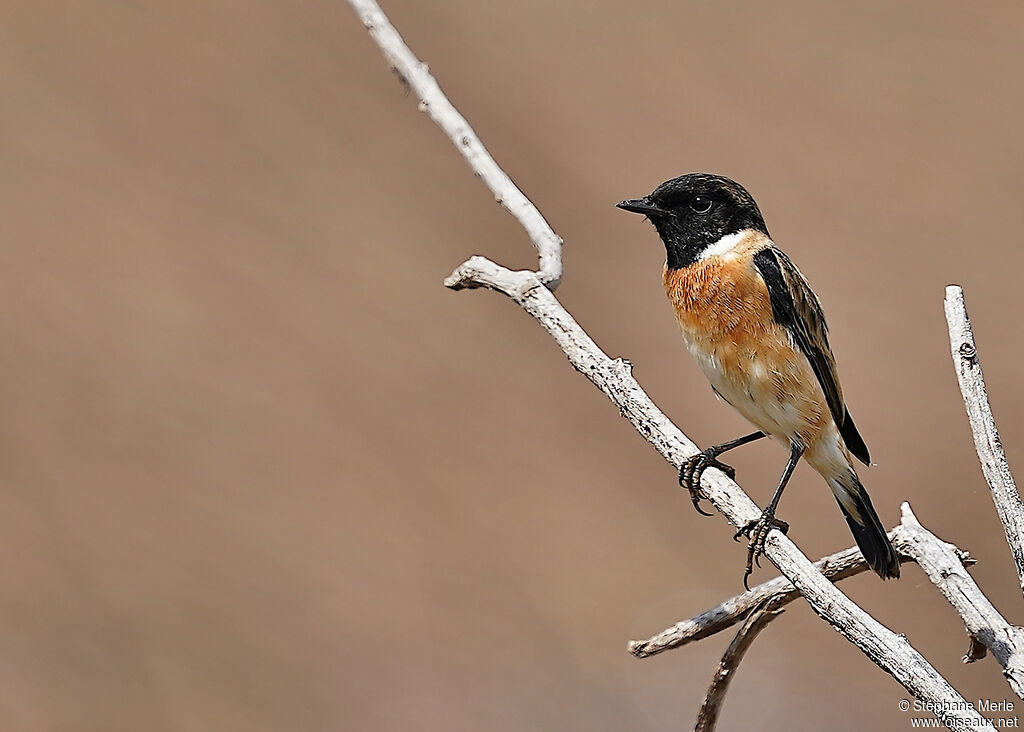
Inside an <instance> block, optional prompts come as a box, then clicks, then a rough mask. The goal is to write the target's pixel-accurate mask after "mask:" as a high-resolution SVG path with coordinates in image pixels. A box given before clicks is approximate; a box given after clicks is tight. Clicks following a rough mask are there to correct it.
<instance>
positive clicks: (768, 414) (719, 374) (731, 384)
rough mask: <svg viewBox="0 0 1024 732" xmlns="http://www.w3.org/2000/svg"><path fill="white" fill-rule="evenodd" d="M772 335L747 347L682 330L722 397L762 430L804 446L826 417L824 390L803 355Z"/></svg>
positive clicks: (818, 434)
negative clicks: (757, 345) (754, 346)
mask: <svg viewBox="0 0 1024 732" xmlns="http://www.w3.org/2000/svg"><path fill="white" fill-rule="evenodd" d="M765 335H767V334H765ZM772 336H776V334H775V333H772V334H771V335H770V336H769V337H767V338H761V339H759V340H760V344H759V347H757V348H752V347H744V346H742V345H739V344H736V343H734V342H732V341H731V340H728V339H724V338H719V339H715V342H712V341H711V339H708V338H707V337H703V338H702V337H698V336H695V335H694V334H691V333H687V331H686V330H685V329H684V330H683V337H684V340H685V342H686V346H687V349H688V350H689V351H690V353H691V354H692V355H693V357H694V359H695V360H696V361H697V365H698V366H699V367H700V370H701V371H703V372H704V375H705V376H706V377H707V379H708V381H710V382H711V386H712V387H714V390H715V392H717V393H718V395H719V396H720V397H721V398H722V399H724V400H725V401H726V402H728V403H729V404H730V405H732V406H733V407H734V408H735V409H736V411H738V412H739V413H740V414H742V415H743V416H744V417H746V418H747V419H748V420H749V421H750V422H751V423H753V424H754V425H755V426H756V427H757V428H758V429H760V430H761V431H762V432H765V433H766V434H768V435H771V436H773V437H775V438H778V439H779V440H782V441H783V442H786V443H792V442H795V443H797V444H800V445H803V446H804V447H810V446H811V445H812V444H814V443H816V442H817V441H818V439H819V438H820V437H821V436H822V433H823V431H824V430H825V429H826V427H827V426H828V425H829V424H830V423H831V422H832V416H831V414H830V413H829V411H828V406H827V404H826V402H825V395H824V393H823V392H822V390H821V386H820V385H819V384H818V381H817V377H816V376H815V375H814V372H813V371H812V370H811V366H810V363H808V361H807V359H806V357H805V356H804V355H803V354H802V353H800V352H799V351H796V350H795V349H793V348H792V347H791V346H790V344H789V343H788V342H783V341H782V339H781V338H778V337H772ZM787 341H788V339H787Z"/></svg>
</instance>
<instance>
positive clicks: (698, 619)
mask: <svg viewBox="0 0 1024 732" xmlns="http://www.w3.org/2000/svg"><path fill="white" fill-rule="evenodd" d="M899 534H900V529H899V527H896V529H895V530H894V531H890V532H889V539H890V540H891V541H892V542H893V544H894V546H895V545H896V542H897V541H898V540H899ZM896 548H897V551H899V547H896ZM900 559H910V557H906V556H903V555H902V554H901V556H900ZM911 561H912V560H911ZM814 567H815V568H816V569H817V570H818V571H819V572H821V573H822V574H823V575H825V577H826V578H828V579H829V581H831V582H838V581H840V580H844V579H846V578H847V577H853V576H855V575H858V574H860V573H861V572H864V571H865V570H867V569H870V567H869V566H868V563H867V562H865V561H864V555H863V554H861V553H860V549H858V548H857V547H855V546H853V547H850V548H849V549H844V550H843V551H841V552H836V553H835V554H830V555H828V556H827V557H824V558H822V559H819V560H818V561H817V562H815V563H814ZM798 597H800V592H799V591H798V590H797V589H796V588H795V587H794V586H793V583H792V582H790V581H789V580H787V579H786V578H785V577H775V578H773V579H770V580H768V581H767V582H764V583H762V584H760V585H757V586H755V587H752V588H750V589H749V590H747V591H746V592H743V593H741V594H739V595H736V596H735V597H731V598H729V599H728V600H726V601H725V602H723V603H720V604H718V605H715V607H713V608H711V609H710V610H705V611H704V612H702V613H701V614H700V615H695V616H694V617H692V618H690V619H688V620H683V621H680V622H678V623H676V624H675V625H673V626H672V627H671V628H667V629H665V630H663V631H661V632H660V633H658V634H657V635H653V636H651V637H650V638H648V639H647V640H642V641H637V640H634V641H630V642H629V652H630V653H632V654H633V655H634V656H636V657H637V658H649V657H651V656H656V655H658V654H659V653H663V652H664V651H670V650H672V649H673V648H679V647H680V646H685V645H688V644H690V643H693V642H694V641H699V640H702V639H704V638H707V637H708V636H712V635H715V634H716V633H720V632H722V631H723V630H725V629H727V628H731V627H732V626H733V625H735V624H736V623H738V622H740V621H741V620H743V619H744V618H745V617H747V616H748V615H749V614H750V612H751V610H753V609H754V608H756V607H757V606H758V605H761V604H762V603H764V602H766V601H768V600H769V599H775V600H776V601H777V602H778V604H779V605H787V604H789V603H790V602H792V601H793V600H796V599H797V598H798Z"/></svg>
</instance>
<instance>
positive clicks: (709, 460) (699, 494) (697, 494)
mask: <svg viewBox="0 0 1024 732" xmlns="http://www.w3.org/2000/svg"><path fill="white" fill-rule="evenodd" d="M719 455H721V453H720V452H719V451H718V450H716V449H715V448H713V447H709V448H708V449H707V450H702V451H701V452H698V453H697V454H696V455H691V456H690V457H688V458H686V460H684V461H683V466H682V467H681V468H680V469H679V485H680V486H681V487H682V488H685V489H686V490H688V491H689V492H690V500H691V501H693V507H694V508H695V509H697V513H699V514H702V515H704V516H711V515H712V514H710V513H708V512H707V511H705V510H704V509H702V508H701V507H700V502H701V500H703V499H705V498H707V496H705V495H704V491H703V490H701V487H700V477H701V476H702V475H704V471H705V470H707V469H708V468H718V469H719V470H721V471H722V472H723V473H725V474H726V475H728V476H729V478H730V479H732V478H735V477H736V469H735V468H733V467H732V466H731V465H726V464H725V463H723V462H720V461H719V460H718V456H719Z"/></svg>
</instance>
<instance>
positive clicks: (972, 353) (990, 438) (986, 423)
mask: <svg viewBox="0 0 1024 732" xmlns="http://www.w3.org/2000/svg"><path fill="white" fill-rule="evenodd" d="M945 305H946V323H947V324H948V325H949V345H950V347H951V350H952V352H953V368H954V369H955V370H956V378H957V381H959V382H960V393H961V394H963V397H964V405H965V406H966V407H967V417H968V418H969V419H970V421H971V432H973V433H974V447H975V448H976V449H977V451H978V459H979V460H980V461H981V469H982V471H983V472H984V473H985V480H986V481H987V482H988V487H989V488H990V489H991V491H992V500H993V501H994V502H995V504H996V511H997V512H998V513H999V519H1000V520H1001V521H1002V522H1003V530H1004V531H1005V532H1006V542H1007V544H1009V545H1010V552H1011V553H1012V554H1013V561H1014V563H1015V564H1016V565H1017V579H1018V580H1019V581H1020V586H1021V590H1024V503H1021V499H1020V493H1018V492H1017V485H1016V484H1015V483H1014V481H1013V474H1012V473H1011V472H1010V465H1009V463H1007V462H1006V453H1005V452H1003V444H1002V442H1000V440H999V430H997V429H996V421H995V419H994V418H993V417H992V406H991V405H990V404H989V401H988V391H987V390H986V389H985V377H984V374H982V372H981V363H980V362H979V360H978V348H977V346H976V345H975V343H974V331H972V330H971V320H970V318H969V317H968V316H967V305H966V304H965V303H964V293H963V290H961V289H960V287H959V286H958V285H950V286H949V287H947V288H946V302H945Z"/></svg>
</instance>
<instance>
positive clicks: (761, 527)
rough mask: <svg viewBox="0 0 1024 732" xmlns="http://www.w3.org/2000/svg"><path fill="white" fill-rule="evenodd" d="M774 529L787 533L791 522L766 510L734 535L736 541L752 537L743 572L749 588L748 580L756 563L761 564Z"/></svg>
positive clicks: (744, 581)
mask: <svg viewBox="0 0 1024 732" xmlns="http://www.w3.org/2000/svg"><path fill="white" fill-rule="evenodd" d="M772 529H778V530H779V531H781V532H782V533H783V534H785V533H787V532H788V531H789V524H787V523H786V522H785V521H782V520H780V519H777V518H775V512H774V511H765V512H764V513H762V514H761V518H759V519H757V520H756V521H751V522H750V523H748V524H746V525H745V526H741V527H740V530H739V531H737V532H736V533H735V534H734V535H733V537H732V538H733V539H735V540H736V541H739V539H740V537H741V536H746V537H747V538H748V539H750V544H749V545H748V546H747V566H746V570H745V571H744V573H743V586H744V587H745V588H746V589H748V590H749V589H750V585H749V584H747V580H748V579H749V578H750V575H751V574H753V572H754V565H755V564H756V565H757V566H758V567H760V566H761V557H762V556H763V555H764V542H765V540H766V539H767V538H768V532H770V531H771V530H772Z"/></svg>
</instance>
